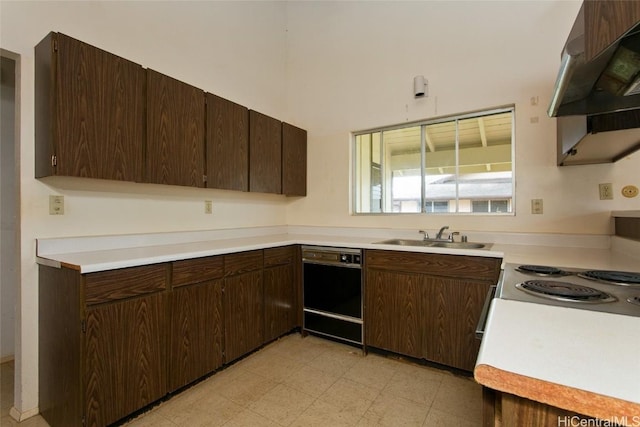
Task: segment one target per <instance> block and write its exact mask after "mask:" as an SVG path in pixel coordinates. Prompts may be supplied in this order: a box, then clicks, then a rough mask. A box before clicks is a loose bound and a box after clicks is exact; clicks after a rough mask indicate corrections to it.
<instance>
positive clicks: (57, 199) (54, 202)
mask: <svg viewBox="0 0 640 427" xmlns="http://www.w3.org/2000/svg"><path fill="white" fill-rule="evenodd" d="M49 215H64V196H49Z"/></svg>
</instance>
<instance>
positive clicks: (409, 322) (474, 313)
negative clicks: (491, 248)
mask: <svg viewBox="0 0 640 427" xmlns="http://www.w3.org/2000/svg"><path fill="white" fill-rule="evenodd" d="M500 264H501V260H500V259H498V258H483V257H470V256H458V255H441V254H426V253H408V252H402V251H380V250H366V251H365V264H364V265H365V319H364V322H365V323H364V324H365V338H366V345H369V346H373V347H379V348H383V349H385V350H390V351H394V352H396V353H400V354H405V355H408V356H412V357H416V358H422V359H426V360H429V361H433V362H437V363H441V364H443V365H447V366H451V367H455V368H459V369H464V370H468V371H471V370H473V367H474V365H475V360H476V358H477V355H478V350H479V346H480V341H479V340H477V339H476V338H475V328H476V325H477V322H478V319H479V318H480V312H481V311H482V306H483V303H484V299H485V297H486V294H487V291H488V289H489V287H490V286H491V285H492V284H495V283H496V282H497V280H498V276H499V273H500Z"/></svg>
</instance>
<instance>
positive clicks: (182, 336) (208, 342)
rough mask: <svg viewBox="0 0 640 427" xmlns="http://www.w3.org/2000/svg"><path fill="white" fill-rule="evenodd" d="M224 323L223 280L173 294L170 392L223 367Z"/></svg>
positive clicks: (176, 290)
mask: <svg viewBox="0 0 640 427" xmlns="http://www.w3.org/2000/svg"><path fill="white" fill-rule="evenodd" d="M222 319H223V312H222V280H213V281H208V282H203V283H198V284H194V285H189V286H180V287H178V288H175V289H174V290H173V292H172V293H171V338H170V345H169V379H168V391H170V392H171V391H175V390H177V389H179V388H180V387H183V386H185V385H187V384H189V383H191V382H193V381H195V380H197V379H198V378H200V377H202V376H204V375H206V374H208V373H210V372H213V371H215V370H216V369H218V368H219V367H220V366H222V344H223V342H222V328H223V324H222Z"/></svg>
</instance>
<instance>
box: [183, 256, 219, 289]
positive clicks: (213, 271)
mask: <svg viewBox="0 0 640 427" xmlns="http://www.w3.org/2000/svg"><path fill="white" fill-rule="evenodd" d="M171 265H172V267H173V277H172V280H171V283H172V285H173V286H174V287H176V286H184V285H190V284H193V283H201V282H205V281H207V280H213V279H219V278H221V277H222V276H224V258H223V257H221V256H210V257H204V258H196V259H186V260H183V261H174V262H172V263H171Z"/></svg>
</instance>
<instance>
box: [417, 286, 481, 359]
mask: <svg viewBox="0 0 640 427" xmlns="http://www.w3.org/2000/svg"><path fill="white" fill-rule="evenodd" d="M490 286H491V284H490V283H489V282H473V281H469V280H458V279H448V278H432V277H429V278H427V279H426V280H425V286H424V291H425V292H424V298H425V299H424V318H425V325H427V327H426V328H425V329H424V333H425V334H424V355H425V358H426V359H428V360H431V361H433V362H437V363H441V364H443V365H447V366H452V367H454V368H459V369H464V370H467V371H472V370H473V367H474V366H475V363H476V358H477V357H478V351H479V350H480V340H478V339H477V338H476V336H475V329H476V325H477V324H478V319H479V318H480V312H481V311H482V306H483V303H484V299H485V298H486V295H487V291H488V290H489V287H490Z"/></svg>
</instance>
